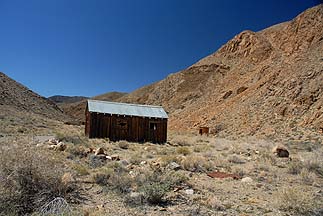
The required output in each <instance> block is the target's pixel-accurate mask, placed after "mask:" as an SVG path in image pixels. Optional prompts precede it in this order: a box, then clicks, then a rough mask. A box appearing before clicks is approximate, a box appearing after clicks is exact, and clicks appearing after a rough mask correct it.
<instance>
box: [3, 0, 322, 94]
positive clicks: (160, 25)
mask: <svg viewBox="0 0 323 216" xmlns="http://www.w3.org/2000/svg"><path fill="white" fill-rule="evenodd" d="M319 2H320V1H314V0H272V1H256V0H244V1H241V0H235V1H233V0H221V1H220V0H0V26H1V27H0V29H1V30H0V47H1V52H0V71H2V72H4V73H6V74H7V75H9V76H10V77H12V78H13V79H15V80H17V81H19V82H21V83H22V84H24V85H26V86H27V87H29V88H30V89H32V90H34V91H36V92H37V93H39V94H41V95H43V96H51V95H55V94H60V95H84V96H94V95H98V94H102V93H105V92H109V91H122V92H130V91H133V90H135V89H137V88H139V87H141V86H143V85H147V84H150V83H152V82H155V81H158V80H161V79H163V78H165V77H166V76H167V75H168V74H170V73H174V72H177V71H180V70H182V69H185V68H186V67H188V66H190V65H192V64H193V63H195V62H196V61H198V60H199V59H201V58H203V57H205V56H207V55H209V54H211V53H213V52H214V51H216V50H217V49H218V48H219V47H220V46H221V45H223V44H224V43H226V42H227V41H228V40H230V39H231V38H232V37H233V36H234V35H236V34H238V33H239V32H241V31H243V30H245V29H249V30H253V31H259V30H261V29H263V28H266V27H269V26H271V25H273V24H277V23H280V22H283V21H287V20H290V19H292V18H293V17H295V16H296V15H297V14H299V13H300V12H302V11H303V10H305V9H307V8H309V7H312V6H314V5H317V4H319Z"/></svg>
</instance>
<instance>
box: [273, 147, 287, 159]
mask: <svg viewBox="0 0 323 216" xmlns="http://www.w3.org/2000/svg"><path fill="white" fill-rule="evenodd" d="M273 153H274V154H276V155H277V157H287V158H288V157H289V152H288V150H287V149H286V148H285V147H283V146H275V147H274V148H273Z"/></svg>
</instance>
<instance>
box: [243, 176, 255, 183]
mask: <svg viewBox="0 0 323 216" xmlns="http://www.w3.org/2000/svg"><path fill="white" fill-rule="evenodd" d="M241 182H244V183H251V182H253V180H252V178H250V177H244V178H242V179H241Z"/></svg>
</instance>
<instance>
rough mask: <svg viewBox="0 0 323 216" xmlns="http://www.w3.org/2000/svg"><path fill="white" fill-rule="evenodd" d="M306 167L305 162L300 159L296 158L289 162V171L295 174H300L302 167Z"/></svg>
mask: <svg viewBox="0 0 323 216" xmlns="http://www.w3.org/2000/svg"><path fill="white" fill-rule="evenodd" d="M303 167H304V164H303V163H302V162H301V161H299V160H294V161H292V162H291V163H289V164H288V169H287V171H288V173H290V174H293V175H297V174H300V173H301V171H302V169H303Z"/></svg>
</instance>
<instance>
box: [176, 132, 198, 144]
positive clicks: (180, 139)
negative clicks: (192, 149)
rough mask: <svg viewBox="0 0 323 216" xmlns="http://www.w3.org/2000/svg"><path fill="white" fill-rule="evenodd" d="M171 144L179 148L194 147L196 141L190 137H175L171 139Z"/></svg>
mask: <svg viewBox="0 0 323 216" xmlns="http://www.w3.org/2000/svg"><path fill="white" fill-rule="evenodd" d="M172 143H174V144H176V145H179V146H191V145H194V144H195V143H196V141H195V138H194V137H192V136H185V135H176V136H174V137H173V139H172Z"/></svg>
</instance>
